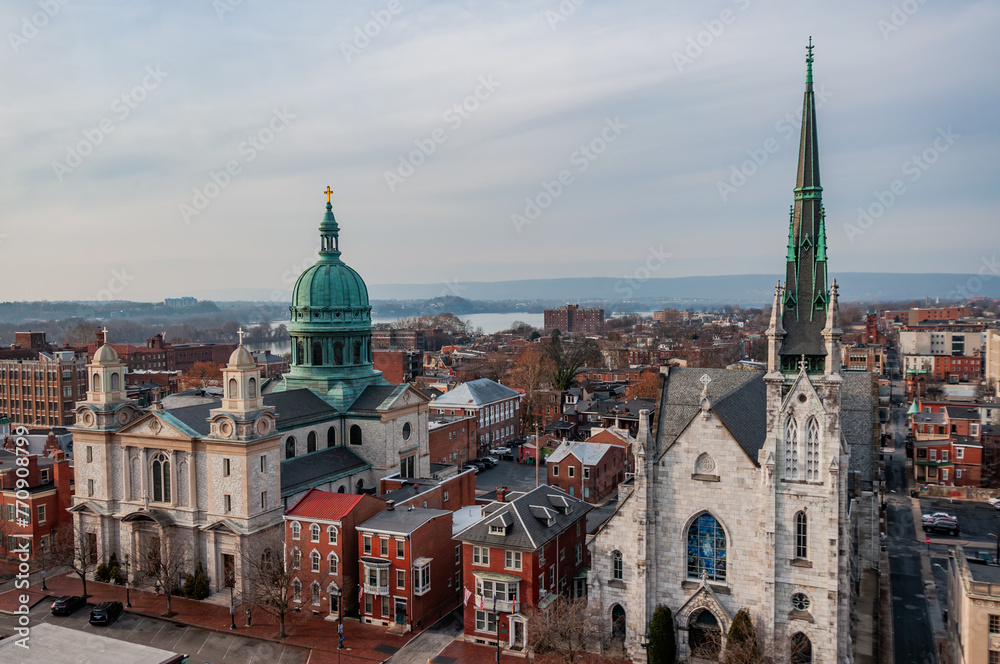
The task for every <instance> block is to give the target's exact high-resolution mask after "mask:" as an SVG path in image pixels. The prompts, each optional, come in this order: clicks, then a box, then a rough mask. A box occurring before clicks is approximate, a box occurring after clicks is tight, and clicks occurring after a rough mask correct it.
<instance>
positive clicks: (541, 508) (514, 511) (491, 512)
mask: <svg viewBox="0 0 1000 664" xmlns="http://www.w3.org/2000/svg"><path fill="white" fill-rule="evenodd" d="M515 496H516V497H515ZM507 498H508V500H509V502H506V503H497V502H494V503H490V504H489V505H488V506H487V507H486V509H485V510H484V512H485V513H486V516H484V517H483V519H482V520H481V521H479V522H477V523H475V524H473V525H471V526H469V527H468V528H466V529H465V530H463V531H462V532H460V533H458V534H457V535H455V539H458V540H462V541H464V542H482V543H485V544H489V545H491V546H502V547H507V548H515V549H525V550H528V551H534V550H536V549H538V548H539V547H541V546H542V545H544V544H546V543H547V542H549V541H551V540H553V539H555V538H556V536H557V535H558V534H559V533H561V532H563V531H564V530H566V529H567V528H569V527H570V526H572V525H573V524H574V523H576V521H577V519H579V518H580V517H581V516H584V515H586V514H587V513H588V512H590V510H592V509H593V508H594V507H593V505H589V504H587V503H585V502H583V501H582V500H580V499H579V498H574V497H572V496H570V495H568V494H567V493H566V492H564V491H563V490H561V489H558V488H556V487H551V486H547V485H544V484H543V485H542V486H540V487H538V488H536V489H533V490H531V491H529V492H527V493H524V494H520V495H518V494H513V493H512V494H508V496H507ZM564 501H565V502H566V503H567V504H569V505H571V506H572V509H571V511H570V513H569V514H563V512H562V510H560V509H558V506H559V505H561V504H563V502H564ZM536 512H537V513H543V512H544V513H545V514H551V515H552V516H553V517H554V518H555V522H554V523H553V524H552V525H551V526H548V525H546V524H545V523H544V522H542V521H541V520H539V518H538V517H537V516H536V515H535V513H536ZM504 515H507V516H504ZM496 519H500V520H502V521H510V526H509V528H508V529H507V534H506V535H491V534H490V527H489V524H490V522H491V521H494V520H496Z"/></svg>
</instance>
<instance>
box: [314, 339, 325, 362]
mask: <svg viewBox="0 0 1000 664" xmlns="http://www.w3.org/2000/svg"><path fill="white" fill-rule="evenodd" d="M321 364H323V344H321V343H320V342H318V341H314V342H313V366H314V367H315V366H319V365H321Z"/></svg>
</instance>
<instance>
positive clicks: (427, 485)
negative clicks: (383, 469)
mask: <svg viewBox="0 0 1000 664" xmlns="http://www.w3.org/2000/svg"><path fill="white" fill-rule="evenodd" d="M379 495H380V496H381V498H382V499H383V500H391V501H393V503H395V506H396V508H397V509H402V508H406V507H409V506H411V505H412V506H413V507H427V508H430V509H432V510H448V511H449V512H454V511H456V510H460V509H462V508H463V507H467V506H469V505H475V504H476V474H475V472H473V471H472V470H463V471H461V472H459V473H456V474H454V475H451V476H450V477H446V478H443V479H432V478H409V477H401V476H400V475H398V474H396V475H389V476H388V477H383V478H382V479H381V480H380V482H379Z"/></svg>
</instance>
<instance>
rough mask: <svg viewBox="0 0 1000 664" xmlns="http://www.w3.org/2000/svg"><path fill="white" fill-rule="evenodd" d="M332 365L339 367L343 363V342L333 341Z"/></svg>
mask: <svg viewBox="0 0 1000 664" xmlns="http://www.w3.org/2000/svg"><path fill="white" fill-rule="evenodd" d="M333 363H334V364H335V365H336V366H338V367H339V366H340V365H342V364H343V363H344V342H343V341H334V342H333Z"/></svg>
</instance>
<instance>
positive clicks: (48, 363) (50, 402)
mask: <svg viewBox="0 0 1000 664" xmlns="http://www.w3.org/2000/svg"><path fill="white" fill-rule="evenodd" d="M23 335H27V336H26V337H24V336H23ZM39 335H40V337H39ZM17 338H18V339H19V340H21V341H24V342H26V343H31V344H33V346H37V345H38V344H39V343H40V344H43V345H45V346H47V344H46V342H45V333H44V332H18V333H17ZM15 350H16V349H15ZM16 352H18V353H19V352H20V350H16ZM29 353H30V356H31V358H32V359H3V360H0V415H4V414H6V415H7V417H9V418H10V420H11V422H13V423H14V424H15V425H23V426H26V427H32V426H67V425H70V424H73V423H74V422H76V412H75V411H74V408H75V407H76V401H77V400H82V399H84V398H85V397H86V393H87V369H86V364H87V362H86V358H85V357H84V356H83V355H82V354H79V355H78V354H77V353H76V352H74V351H72V350H52V351H47V350H38V349H37V348H34V347H33V348H32V349H31V350H30V351H29Z"/></svg>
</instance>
